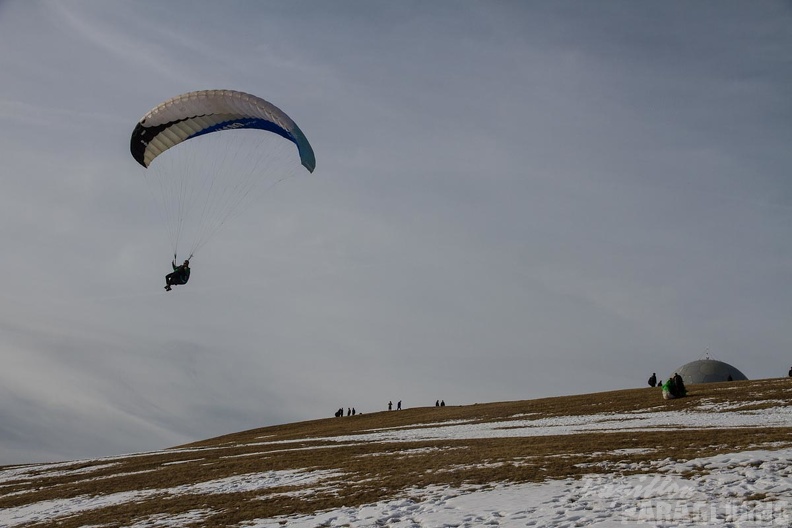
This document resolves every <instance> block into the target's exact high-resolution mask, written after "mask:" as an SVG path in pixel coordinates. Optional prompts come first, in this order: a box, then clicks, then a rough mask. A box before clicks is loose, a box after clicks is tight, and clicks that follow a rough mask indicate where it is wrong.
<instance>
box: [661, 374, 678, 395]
mask: <svg viewBox="0 0 792 528" xmlns="http://www.w3.org/2000/svg"><path fill="white" fill-rule="evenodd" d="M676 397H677V396H676V386H675V385H674V378H668V381H666V382H665V383H663V399H664V400H673V399H674V398H676Z"/></svg>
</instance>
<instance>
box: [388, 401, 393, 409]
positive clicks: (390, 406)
mask: <svg viewBox="0 0 792 528" xmlns="http://www.w3.org/2000/svg"><path fill="white" fill-rule="evenodd" d="M388 410H389V411H392V410H393V402H392V401H389V402H388Z"/></svg>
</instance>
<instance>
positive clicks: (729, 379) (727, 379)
mask: <svg viewBox="0 0 792 528" xmlns="http://www.w3.org/2000/svg"><path fill="white" fill-rule="evenodd" d="M726 381H734V380H733V379H732V377H731V374H729V377H728V378H726Z"/></svg>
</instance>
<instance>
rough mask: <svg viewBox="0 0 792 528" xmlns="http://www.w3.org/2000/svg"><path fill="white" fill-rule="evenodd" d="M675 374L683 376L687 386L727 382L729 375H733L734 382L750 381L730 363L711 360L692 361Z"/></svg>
mask: <svg viewBox="0 0 792 528" xmlns="http://www.w3.org/2000/svg"><path fill="white" fill-rule="evenodd" d="M675 372H676V373H677V374H679V375H680V376H682V380H683V381H684V382H685V384H686V385H687V384H691V383H713V382H716V381H727V380H728V379H729V375H731V377H732V380H734V381H737V380H747V379H748V378H747V377H746V376H745V374H743V373H742V372H740V371H739V370H738V369H737V368H735V367H732V366H731V365H729V364H728V363H724V362H723V361H718V360H717V359H709V358H707V359H699V360H697V361H691V362H690V363H687V364H685V365H682V366H681V367H679V368H678V369H676V371H675Z"/></svg>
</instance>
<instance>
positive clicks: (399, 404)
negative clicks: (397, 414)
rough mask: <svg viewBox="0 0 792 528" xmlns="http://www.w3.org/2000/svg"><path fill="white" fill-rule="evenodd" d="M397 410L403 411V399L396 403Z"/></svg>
mask: <svg viewBox="0 0 792 528" xmlns="http://www.w3.org/2000/svg"><path fill="white" fill-rule="evenodd" d="M396 410H397V411H401V400H399V403H397V404H396Z"/></svg>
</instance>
